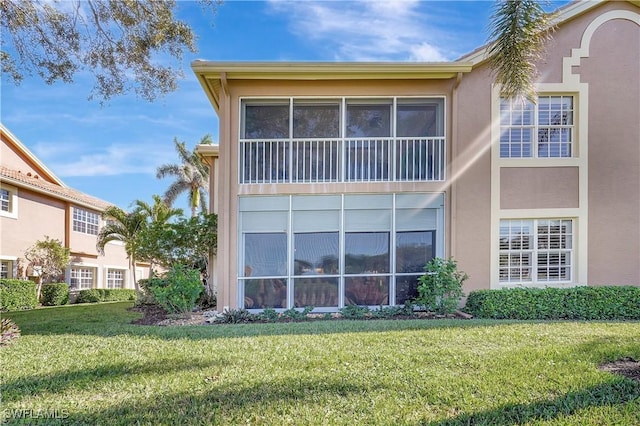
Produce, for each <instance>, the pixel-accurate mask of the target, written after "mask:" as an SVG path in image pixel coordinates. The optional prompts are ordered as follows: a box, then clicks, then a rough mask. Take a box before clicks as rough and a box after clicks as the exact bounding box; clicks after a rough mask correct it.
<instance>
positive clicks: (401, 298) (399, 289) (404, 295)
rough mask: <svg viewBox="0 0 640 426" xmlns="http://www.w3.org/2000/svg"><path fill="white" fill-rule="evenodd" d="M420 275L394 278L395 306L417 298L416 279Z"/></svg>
mask: <svg viewBox="0 0 640 426" xmlns="http://www.w3.org/2000/svg"><path fill="white" fill-rule="evenodd" d="M420 276H421V275H406V276H399V277H396V305H402V304H404V302H406V301H408V300H413V299H415V298H416V297H418V278H420Z"/></svg>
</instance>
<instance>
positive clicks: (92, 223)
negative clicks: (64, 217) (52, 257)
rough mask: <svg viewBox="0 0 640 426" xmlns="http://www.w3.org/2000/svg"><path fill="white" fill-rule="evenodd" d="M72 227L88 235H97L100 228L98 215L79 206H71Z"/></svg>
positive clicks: (75, 230)
mask: <svg viewBox="0 0 640 426" xmlns="http://www.w3.org/2000/svg"><path fill="white" fill-rule="evenodd" d="M72 221H73V223H72V228H73V230H74V232H80V233H83V234H88V235H98V231H99V230H100V215H99V214H98V213H96V212H92V211H90V210H86V209H82V208H80V207H73V217H72Z"/></svg>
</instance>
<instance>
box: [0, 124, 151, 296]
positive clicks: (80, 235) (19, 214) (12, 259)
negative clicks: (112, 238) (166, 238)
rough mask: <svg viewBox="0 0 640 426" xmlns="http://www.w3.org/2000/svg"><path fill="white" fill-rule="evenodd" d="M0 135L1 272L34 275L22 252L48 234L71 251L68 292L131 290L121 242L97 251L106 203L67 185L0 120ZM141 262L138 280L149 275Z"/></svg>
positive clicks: (66, 278) (131, 284)
mask: <svg viewBox="0 0 640 426" xmlns="http://www.w3.org/2000/svg"><path fill="white" fill-rule="evenodd" d="M0 137H1V139H2V150H1V151H0V159H1V164H0V232H1V235H2V242H1V244H0V262H1V263H0V265H1V266H2V269H1V270H0V276H1V277H2V278H28V277H33V276H34V275H36V273H37V272H35V271H33V268H31V267H29V265H28V262H27V261H26V260H25V259H24V252H25V251H26V250H27V249H28V248H29V247H31V246H32V245H33V244H34V243H35V242H36V241H38V240H43V239H44V238H45V236H48V237H50V238H52V239H57V240H60V241H61V242H62V243H63V245H64V246H65V247H67V248H69V250H70V252H71V264H70V265H69V267H68V268H67V271H66V273H65V276H64V280H65V281H66V282H67V283H69V288H70V290H71V291H72V292H73V291H78V290H83V289H90V288H134V283H133V279H132V277H131V273H130V270H129V263H128V259H127V254H126V252H125V249H124V245H123V244H121V243H119V242H111V243H108V244H107V246H106V247H105V254H104V255H99V253H98V251H97V250H96V236H97V235H98V232H99V230H100V227H101V226H102V225H103V223H104V221H103V219H102V216H101V214H102V212H103V211H104V210H105V209H106V208H107V207H109V206H110V204H109V203H107V202H106V201H103V200H100V199H98V198H95V197H92V196H90V195H87V194H84V193H82V192H80V191H77V190H75V189H73V188H70V187H68V186H66V185H65V184H64V182H62V181H61V180H60V179H59V178H58V177H57V176H56V175H55V174H54V173H53V172H52V171H51V170H49V169H48V168H47V166H46V165H45V164H43V163H42V162H41V161H40V160H39V159H38V158H37V157H36V156H35V155H33V153H32V152H30V151H29V149H28V148H27V147H26V146H25V145H24V144H22V143H21V142H20V140H18V138H16V137H15V136H14V135H13V134H12V133H11V132H10V131H9V130H8V129H7V128H6V127H5V126H4V125H2V124H0ZM144 266H145V265H141V264H138V265H137V271H136V276H137V277H138V278H144V277H145V276H148V265H146V268H144ZM62 278H63V277H61V279H62Z"/></svg>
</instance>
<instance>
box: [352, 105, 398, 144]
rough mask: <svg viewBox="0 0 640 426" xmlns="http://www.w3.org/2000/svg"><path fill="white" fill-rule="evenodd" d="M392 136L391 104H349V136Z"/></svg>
mask: <svg viewBox="0 0 640 426" xmlns="http://www.w3.org/2000/svg"><path fill="white" fill-rule="evenodd" d="M389 136H391V105H390V104H387V105H385V104H374V105H347V137H349V138H360V137H389Z"/></svg>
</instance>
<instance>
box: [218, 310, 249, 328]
mask: <svg viewBox="0 0 640 426" xmlns="http://www.w3.org/2000/svg"><path fill="white" fill-rule="evenodd" d="M254 319H255V315H253V314H252V313H251V312H249V311H248V310H246V309H227V310H225V311H224V312H222V314H221V318H220V322H225V323H228V324H241V323H245V322H251V321H253V320H254Z"/></svg>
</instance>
